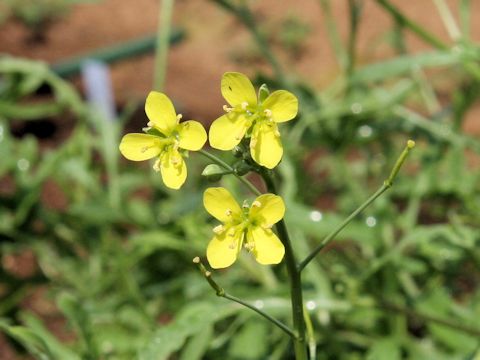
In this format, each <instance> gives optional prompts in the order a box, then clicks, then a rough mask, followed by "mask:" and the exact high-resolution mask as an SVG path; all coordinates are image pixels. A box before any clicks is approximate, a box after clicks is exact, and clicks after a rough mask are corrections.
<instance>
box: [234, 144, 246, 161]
mask: <svg viewBox="0 0 480 360" xmlns="http://www.w3.org/2000/svg"><path fill="white" fill-rule="evenodd" d="M243 152H244V150H243V148H242V147H241V146H240V145H237V146H235V147H234V148H233V150H232V153H233V156H235V157H236V158H241V157H242V156H243Z"/></svg>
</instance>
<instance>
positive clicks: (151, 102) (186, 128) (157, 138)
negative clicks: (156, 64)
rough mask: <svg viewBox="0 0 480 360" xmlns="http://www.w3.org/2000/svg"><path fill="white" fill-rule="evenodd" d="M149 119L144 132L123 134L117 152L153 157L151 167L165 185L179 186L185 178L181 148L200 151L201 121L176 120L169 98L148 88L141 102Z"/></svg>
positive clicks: (202, 141) (204, 138)
mask: <svg viewBox="0 0 480 360" xmlns="http://www.w3.org/2000/svg"><path fill="white" fill-rule="evenodd" d="M145 112H146V114H147V117H148V119H149V120H150V121H149V122H148V124H147V126H148V128H147V132H148V133H147V134H127V135H125V136H124V137H123V138H122V141H121V142H120V146H119V148H120V152H121V153H122V154H123V156H125V157H126V158H127V159H129V160H133V161H143V160H148V159H152V158H155V157H157V160H156V162H155V164H154V165H153V168H154V169H155V171H160V172H161V174H162V179H163V182H164V183H165V185H166V186H167V187H169V188H172V189H179V188H180V187H181V186H182V185H183V183H184V182H185V179H186V178H187V167H186V165H185V161H184V160H183V156H184V154H185V151H181V150H192V151H195V150H200V149H201V148H202V147H203V145H204V144H205V142H206V141H207V133H206V132H205V129H204V128H203V126H202V124H200V123H199V122H197V121H193V120H189V121H184V122H181V123H180V119H181V118H182V115H181V114H179V115H177V114H176V112H175V108H174V107H173V104H172V102H171V101H170V99H169V98H168V97H167V96H166V95H165V94H162V93H160V92H156V91H152V92H150V94H148V97H147V101H146V103H145Z"/></svg>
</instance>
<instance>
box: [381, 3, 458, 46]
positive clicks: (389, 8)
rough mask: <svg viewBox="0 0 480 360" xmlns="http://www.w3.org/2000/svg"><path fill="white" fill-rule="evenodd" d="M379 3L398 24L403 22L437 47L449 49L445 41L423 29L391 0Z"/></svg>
mask: <svg viewBox="0 0 480 360" xmlns="http://www.w3.org/2000/svg"><path fill="white" fill-rule="evenodd" d="M377 3H378V4H379V5H380V6H382V7H383V8H384V9H385V10H387V11H388V12H389V13H390V15H391V16H392V17H393V18H395V20H396V21H397V23H398V24H402V25H404V26H406V27H408V28H409V29H410V30H411V31H413V32H414V33H415V34H417V35H418V37H420V38H421V39H423V40H424V41H426V42H427V43H429V44H430V45H433V46H434V47H435V48H437V49H441V50H447V49H448V46H447V45H446V44H444V43H443V41H441V40H440V39H438V38H437V37H435V36H434V35H432V34H431V33H429V32H427V31H426V30H425V29H423V28H422V27H421V26H420V25H418V24H417V23H416V22H414V21H412V20H410V19H408V18H407V17H406V16H405V15H403V14H402V13H401V12H400V10H398V9H397V8H396V7H395V6H394V5H392V3H391V2H390V1H389V0H377Z"/></svg>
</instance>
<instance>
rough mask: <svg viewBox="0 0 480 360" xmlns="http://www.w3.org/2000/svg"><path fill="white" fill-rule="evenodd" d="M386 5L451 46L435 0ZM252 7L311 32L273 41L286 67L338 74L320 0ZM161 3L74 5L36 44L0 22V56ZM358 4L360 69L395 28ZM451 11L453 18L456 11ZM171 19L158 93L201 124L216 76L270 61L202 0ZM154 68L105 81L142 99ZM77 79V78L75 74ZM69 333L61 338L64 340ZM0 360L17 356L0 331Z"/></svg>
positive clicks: (112, 26) (77, 42) (74, 43)
mask: <svg viewBox="0 0 480 360" xmlns="http://www.w3.org/2000/svg"><path fill="white" fill-rule="evenodd" d="M392 2H393V3H394V4H396V6H398V7H399V8H401V9H402V10H404V11H405V12H406V14H407V15H408V16H409V17H411V18H412V19H413V20H415V21H418V22H420V23H421V24H422V25H424V26H426V27H427V28H428V29H429V30H430V32H432V33H434V34H436V35H437V36H439V37H440V38H442V39H444V40H445V41H448V42H450V40H449V37H448V33H447V31H446V30H445V27H444V25H443V23H442V21H441V19H440V17H439V15H438V13H437V12H436V11H435V8H434V6H433V3H432V2H430V1H416V2H414V1H408V2H407V1H401V0H395V1H392ZM250 3H251V5H252V6H253V8H254V9H255V14H256V16H258V18H259V19H261V20H262V28H264V29H266V30H269V31H270V32H273V33H275V32H276V30H277V29H279V27H280V24H281V22H282V21H284V20H285V19H287V18H295V19H297V20H300V21H301V22H303V23H305V24H306V25H307V26H308V28H309V29H310V30H309V31H310V32H309V34H308V36H306V38H305V40H304V42H303V43H302V46H301V49H300V51H299V52H298V53H296V54H291V53H288V51H286V50H285V49H282V48H281V47H280V46H279V45H278V44H276V45H274V51H275V52H276V54H277V55H278V56H279V58H280V59H281V62H282V65H283V66H284V68H285V69H287V70H288V73H291V74H293V75H294V76H297V77H299V78H301V79H305V80H308V82H309V83H310V84H312V85H313V86H314V87H315V88H317V89H319V90H321V89H322V88H325V87H326V86H327V85H328V84H329V83H331V82H332V80H334V79H335V78H336V77H337V75H338V71H339V68H338V66H337V63H336V61H335V58H334V54H333V52H332V49H331V47H330V45H329V42H328V37H327V33H326V29H325V21H324V18H323V15H322V11H321V8H320V6H319V1H318V0H305V1H297V0H284V1H278V0H264V1H250ZM458 3H459V0H449V1H448V4H449V5H450V8H451V9H454V10H455V9H456V8H457V7H458ZM158 4H159V1H158V0H137V1H130V0H104V1H99V2H92V3H90V4H88V3H86V4H82V5H77V6H75V8H74V9H73V11H72V12H71V13H70V14H68V15H67V16H65V17H63V18H61V19H60V20H59V21H57V22H55V23H54V24H52V25H51V26H50V27H49V29H48V31H47V32H46V41H45V42H39V43H32V41H30V40H29V38H30V35H29V33H28V31H27V30H26V29H25V28H24V27H23V26H21V25H19V24H18V23H16V22H14V21H9V22H8V23H6V24H3V25H2V26H0V53H7V54H11V55H14V56H21V57H27V58H31V59H39V60H43V61H46V62H48V63H52V64H53V63H55V62H58V61H61V60H65V59H67V58H70V57H72V56H77V55H80V54H83V53H86V52H89V51H92V50H94V49H98V48H102V47H104V46H108V45H115V44H119V43H121V42H123V41H126V40H132V39H135V38H138V37H142V36H145V35H149V34H153V33H155V32H156V28H157V19H158ZM364 4H365V6H364V9H363V17H362V22H361V25H360V28H359V33H358V49H357V50H358V60H357V65H359V66H361V65H362V64H366V63H371V62H374V61H377V60H380V59H385V58H389V57H392V56H393V53H392V50H391V49H390V48H389V47H388V46H387V45H386V44H385V42H384V41H382V40H384V39H385V35H386V29H389V28H391V25H392V24H391V21H390V19H389V17H388V16H386V15H385V14H384V11H383V10H382V9H380V8H379V7H378V5H376V3H375V1H373V0H366V1H365V2H364ZM332 7H333V8H332V10H333V13H334V14H335V17H336V19H337V20H338V24H339V26H340V32H341V36H342V38H343V39H344V40H345V39H346V37H347V34H348V16H347V13H348V11H347V1H340V0H335V1H332ZM471 14H472V21H471V23H472V34H473V35H472V37H473V38H474V39H475V40H477V41H480V1H473V2H472V10H471ZM455 15H456V16H457V18H458V14H455ZM174 24H175V26H177V27H180V28H183V29H185V30H186V33H187V38H186V39H185V40H184V41H183V42H181V43H180V44H178V45H176V46H174V47H173V48H172V49H171V51H170V53H169V66H168V73H167V79H166V88H165V91H166V92H167V93H168V94H169V95H170V96H171V97H172V98H173V99H175V101H176V103H177V104H178V105H179V107H180V108H181V109H182V110H183V111H184V112H185V113H186V114H188V117H190V118H196V119H198V120H200V121H202V122H204V123H206V124H208V123H210V122H211V121H212V120H214V119H215V118H216V117H217V116H218V115H219V114H221V113H222V105H223V104H224V101H223V99H222V97H221V94H220V86H219V85H220V78H221V76H222V74H223V72H225V71H241V72H245V73H248V74H250V75H253V74H254V72H255V71H256V70H258V69H262V70H264V69H268V67H267V66H266V64H264V63H262V62H261V61H259V60H258V56H257V54H258V50H257V49H256V48H255V45H254V43H253V41H252V39H251V37H250V35H249V33H248V32H247V31H246V30H245V29H244V27H243V26H242V25H241V24H240V23H239V22H238V21H237V20H235V19H234V18H232V17H231V16H230V15H229V14H227V13H226V12H225V11H224V10H222V9H220V8H219V7H217V6H216V5H214V4H212V3H211V2H209V1H202V0H200V1H198V0H191V1H187V0H178V1H177V2H176V3H175V12H174ZM407 45H408V48H409V50H410V51H412V52H420V51H424V50H428V49H429V46H428V45H426V44H425V43H423V42H422V41H421V40H419V39H418V38H416V37H415V36H413V35H411V34H409V35H408V37H407ZM153 68H154V58H153V54H152V55H144V56H140V57H137V58H134V59H130V60H128V61H123V62H120V63H117V64H115V65H113V66H112V67H111V70H112V80H113V86H114V91H115V96H116V99H117V102H118V103H119V104H122V103H125V101H126V100H127V99H131V98H136V99H139V100H140V101H143V99H144V98H145V96H146V94H147V93H148V92H149V91H150V90H151V88H152V78H153ZM267 71H268V70H267ZM75 83H77V84H78V83H79V81H78V79H76V80H75ZM478 115H480V104H478V105H477V106H475V107H474V110H471V111H470V112H469V113H468V114H467V117H466V121H465V129H466V130H467V131H468V132H469V133H471V134H474V135H476V136H480V122H478V121H477V120H476V119H477V118H478ZM62 134H64V132H62ZM62 136H63V135H62ZM7 180H8V179H7ZM7 180H5V178H4V179H2V181H0V193H1V192H4V191H7V192H8V191H9V190H8V189H11V187H12V186H13V185H12V184H10V183H9V182H8V181H7ZM5 189H7V190H5ZM58 191H59V190H58V189H57V186H55V184H54V183H53V182H49V183H46V184H45V187H44V189H43V194H42V196H44V197H47V198H48V199H53V198H56V197H57V196H56V194H57V193H58ZM52 194H53V195H52ZM46 202H48V203H49V204H50V205H51V206H52V207H54V208H58V209H62V208H63V207H64V206H65V203H64V198H63V197H59V199H58V200H57V201H52V202H50V200H49V201H46ZM323 205H325V204H323ZM323 205H322V207H323ZM332 206H333V205H332ZM29 257H31V253H26V254H21V255H19V256H17V257H14V256H12V257H8V258H4V259H3V262H4V263H3V266H4V267H5V268H12V269H15V268H18V267H19V266H20V267H22V268H24V266H23V265H24V264H25V263H28V264H33V265H32V266H33V267H35V261H34V259H30V260H28V259H29ZM25 259H27V260H25ZM5 262H6V263H5ZM28 264H27V265H28ZM29 269H30V270H31V268H29ZM19 275H21V274H20V273H19ZM47 298H48V296H46V294H45V293H44V291H43V290H42V289H40V290H38V291H35V292H34V293H33V294H32V295H31V296H29V297H28V299H26V302H25V306H27V307H29V308H30V309H32V310H34V311H35V312H36V313H37V314H38V315H39V316H41V317H42V318H44V319H48V320H49V323H50V324H52V327H53V329H52V330H53V331H54V332H55V333H57V334H62V331H64V326H63V323H62V320H61V318H59V317H58V316H57V314H58V313H57V312H56V309H54V308H50V307H49V306H51V303H50V302H49V300H47ZM70 338H71V336H67V340H68V339H70ZM0 358H2V359H18V357H17V356H16V355H15V353H14V352H13V351H12V350H11V348H10V347H9V346H7V343H6V341H5V338H3V337H2V336H1V335H0Z"/></svg>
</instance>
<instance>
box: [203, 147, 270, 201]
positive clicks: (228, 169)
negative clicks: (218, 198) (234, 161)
mask: <svg viewBox="0 0 480 360" xmlns="http://www.w3.org/2000/svg"><path fill="white" fill-rule="evenodd" d="M198 152H199V153H200V154H202V155H203V156H205V157H207V158H208V159H210V160H212V161H213V162H214V163H216V164H217V165H219V166H221V167H223V168H224V169H225V170H227V171H228V172H229V173H231V174H233V175H235V177H236V178H237V179H238V180H240V181H241V182H242V183H244V184H245V185H246V186H247V187H248V188H249V189H250V190H251V191H252V192H253V193H254V194H255V195H257V196H260V195H262V193H261V192H260V191H259V190H258V189H257V188H256V187H255V185H253V184H252V183H251V182H250V181H248V180H247V179H245V178H244V177H242V176H240V175H238V174H236V173H235V170H234V169H233V168H232V167H231V166H230V165H228V164H227V163H226V162H225V161H223V160H221V159H219V158H218V157H216V156H215V155H213V154H210V153H209V152H208V151H205V150H199V151H198Z"/></svg>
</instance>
